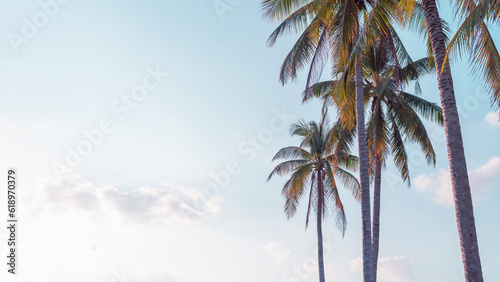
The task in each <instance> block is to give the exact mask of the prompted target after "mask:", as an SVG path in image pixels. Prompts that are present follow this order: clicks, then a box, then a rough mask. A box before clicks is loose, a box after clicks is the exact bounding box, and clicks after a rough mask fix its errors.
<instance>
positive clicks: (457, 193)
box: [422, 0, 483, 281]
mask: <svg viewBox="0 0 500 282" xmlns="http://www.w3.org/2000/svg"><path fill="white" fill-rule="evenodd" d="M422 4H423V8H424V15H425V20H426V25H427V30H428V33H429V36H430V41H431V46H432V52H433V55H434V64H435V67H436V74H437V81H438V88H439V94H440V98H441V106H442V108H443V118H444V127H445V132H446V146H447V150H448V161H449V165H450V176H451V184H452V188H453V199H454V202H455V214H456V219H457V227H458V233H459V238H460V246H461V251H462V261H463V264H464V270H465V279H466V281H483V274H482V269H481V260H480V257H479V248H478V243H477V234H476V224H475V220H474V210H473V206H472V196H471V191H470V185H469V176H468V174H467V162H466V159H465V152H464V145H463V140H462V131H461V128H460V120H459V116H458V110H457V104H456V100H455V92H454V88H453V79H452V76H451V69H450V65H449V62H448V61H445V56H446V45H445V41H444V35H443V27H442V24H441V18H440V17H439V12H438V9H437V7H436V2H435V0H423V1H422Z"/></svg>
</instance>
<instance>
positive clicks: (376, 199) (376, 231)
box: [372, 154, 382, 277]
mask: <svg viewBox="0 0 500 282" xmlns="http://www.w3.org/2000/svg"><path fill="white" fill-rule="evenodd" d="M381 182H382V162H381V160H380V156H379V155H378V154H376V155H375V183H374V184H373V222H372V224H373V227H372V246H373V271H374V275H375V277H377V263H378V249H379V236H380V187H381Z"/></svg>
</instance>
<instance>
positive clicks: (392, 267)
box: [349, 256, 415, 282]
mask: <svg viewBox="0 0 500 282" xmlns="http://www.w3.org/2000/svg"><path fill="white" fill-rule="evenodd" d="M412 265H413V260H412V259H410V258H408V257H405V256H398V257H385V258H380V259H379V260H378V267H377V280H378V281H380V282H414V281H415V276H414V274H413V267H412ZM349 269H350V270H351V271H352V272H362V271H363V260H362V259H361V257H358V258H357V259H354V260H351V261H350V263H349Z"/></svg>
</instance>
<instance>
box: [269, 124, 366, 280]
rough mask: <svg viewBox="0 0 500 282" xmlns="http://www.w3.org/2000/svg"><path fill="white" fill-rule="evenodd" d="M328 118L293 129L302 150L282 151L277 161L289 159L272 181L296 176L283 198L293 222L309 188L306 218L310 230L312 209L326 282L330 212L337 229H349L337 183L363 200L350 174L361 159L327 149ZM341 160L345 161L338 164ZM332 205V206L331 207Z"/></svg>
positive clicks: (320, 265)
mask: <svg viewBox="0 0 500 282" xmlns="http://www.w3.org/2000/svg"><path fill="white" fill-rule="evenodd" d="M327 123H328V119H326V117H325V115H324V116H323V117H322V119H321V122H320V123H316V122H313V121H312V122H309V123H306V122H304V121H300V122H298V123H295V124H293V125H292V126H291V134H292V136H300V137H301V138H302V142H301V144H300V146H298V147H296V146H291V147H286V148H283V149H281V150H279V151H278V153H277V154H276V155H275V156H274V158H273V161H274V160H278V159H285V160H286V161H284V162H282V163H280V164H279V165H277V166H276V167H275V168H274V170H273V171H272V172H271V174H270V175H269V177H268V179H267V180H268V181H269V180H270V179H271V178H272V177H273V176H274V175H280V176H283V175H285V174H290V173H291V174H292V175H291V177H290V179H289V180H288V181H286V182H285V185H284V186H283V189H282V194H283V196H284V197H285V209H284V211H285V214H286V215H287V218H288V219H290V218H291V217H292V216H294V215H295V213H296V211H297V207H298V204H299V200H300V199H301V198H302V197H303V196H304V194H305V193H306V190H307V188H309V189H310V190H309V193H308V194H309V200H308V207H307V215H306V228H307V226H308V223H309V215H310V212H311V208H312V209H314V210H315V212H316V229H317V236H318V265H319V281H320V282H324V281H325V270H324V262H323V230H322V221H323V219H324V218H325V216H326V214H327V212H328V210H329V208H331V209H333V212H335V215H336V225H337V228H338V229H339V230H340V231H341V232H342V234H344V232H345V228H346V226H347V220H346V216H345V211H344V206H343V205H342V202H341V200H340V195H339V191H338V189H337V182H338V181H341V183H342V184H343V185H344V186H345V188H347V189H348V190H350V191H351V193H352V195H353V196H354V198H355V199H357V200H359V183H358V181H357V179H356V178H355V177H354V176H353V175H352V174H351V173H350V172H349V171H348V170H352V169H353V168H355V167H356V165H357V158H356V157H354V156H352V155H343V156H338V155H335V154H334V153H333V152H332V150H331V148H330V147H329V146H327V144H328V141H329V139H330V140H331V136H332V135H333V134H332V132H331V130H330V129H329V128H328V126H327V125H326V124H327ZM337 160H342V161H341V162H337ZM330 203H332V204H330Z"/></svg>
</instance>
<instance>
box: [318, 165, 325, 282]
mask: <svg viewBox="0 0 500 282" xmlns="http://www.w3.org/2000/svg"><path fill="white" fill-rule="evenodd" d="M323 201H324V193H323V181H322V179H321V170H319V171H318V209H317V211H316V215H317V223H316V227H317V232H318V267H319V281H320V282H325V266H324V261H323V228H322V226H321V223H322V221H323V217H322V214H323Z"/></svg>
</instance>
